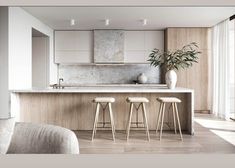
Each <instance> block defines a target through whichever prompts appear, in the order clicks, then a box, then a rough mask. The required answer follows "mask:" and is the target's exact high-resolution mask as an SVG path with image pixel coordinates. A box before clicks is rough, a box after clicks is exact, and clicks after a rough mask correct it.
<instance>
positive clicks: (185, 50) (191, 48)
mask: <svg viewBox="0 0 235 168" xmlns="http://www.w3.org/2000/svg"><path fill="white" fill-rule="evenodd" d="M199 54H201V52H200V51H198V45H197V43H195V42H192V43H190V44H187V45H185V46H183V47H182V48H181V49H178V50H175V51H165V52H161V51H160V50H159V49H156V48H155V49H153V50H152V52H151V53H150V55H149V59H148V61H150V65H151V66H154V67H157V66H160V67H163V68H165V70H166V71H167V72H166V74H165V80H166V84H167V87H168V88H169V89H174V88H175V85H176V82H177V75H176V72H175V70H179V69H185V68H188V67H191V66H192V65H193V63H198V55H199Z"/></svg>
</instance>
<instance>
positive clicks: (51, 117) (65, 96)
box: [11, 84, 194, 134]
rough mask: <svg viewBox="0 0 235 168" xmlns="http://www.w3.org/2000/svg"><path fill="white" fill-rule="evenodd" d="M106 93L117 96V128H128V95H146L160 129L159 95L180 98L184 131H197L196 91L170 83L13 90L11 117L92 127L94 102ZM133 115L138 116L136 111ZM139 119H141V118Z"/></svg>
mask: <svg viewBox="0 0 235 168" xmlns="http://www.w3.org/2000/svg"><path fill="white" fill-rule="evenodd" d="M102 96H104V97H114V98H115V102H114V103H112V108H113V113H114V120H115V126H116V129H117V130H125V128H126V123H127V118H128V111H129V103H127V102H126V98H127V97H130V96H132V97H135V96H137V97H141V96H143V97H146V98H147V99H149V103H147V104H146V108H147V118H148V120H149V121H148V123H149V129H150V130H154V129H156V120H157V115H158V113H159V105H160V104H159V102H157V101H156V98H157V97H161V96H167V97H169V96H172V97H177V98H179V99H181V100H182V103H180V104H179V105H178V109H179V115H180V122H181V127H182V130H183V131H184V132H186V133H189V134H193V133H194V125H193V116H194V115H193V114H194V91H193V90H192V89H187V88H178V87H177V88H175V89H168V88H167V87H166V85H158V84H157V85H156V84H141V85H140V84H138V85H136V84H112V85H110V84H102V85H80V86H76V87H74V86H73V87H72V86H70V87H68V86H67V87H65V89H52V88H46V89H45V88H44V89H40V88H32V89H23V90H12V91H11V116H15V117H16V119H17V121H21V122H35V123H47V124H54V125H59V126H62V127H66V128H69V129H71V130H92V127H93V122H94V115H95V103H92V100H93V99H94V98H95V97H102ZM168 108H170V106H169V104H167V105H166V109H168ZM106 114H108V113H106ZM139 114H140V113H139ZM133 115H134V116H135V113H134V114H133ZM139 116H141V115H139ZM107 118H109V117H108V116H107ZM133 118H135V117H133ZM139 119H140V120H141V117H139ZM165 119H166V121H167V122H169V126H170V128H173V124H172V116H171V115H170V116H168V117H165ZM164 129H169V128H168V127H166V128H164Z"/></svg>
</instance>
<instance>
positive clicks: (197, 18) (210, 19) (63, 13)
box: [23, 7, 235, 30]
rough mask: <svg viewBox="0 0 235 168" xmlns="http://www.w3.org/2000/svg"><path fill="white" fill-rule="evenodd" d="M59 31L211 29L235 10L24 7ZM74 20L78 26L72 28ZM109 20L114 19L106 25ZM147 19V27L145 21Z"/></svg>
mask: <svg viewBox="0 0 235 168" xmlns="http://www.w3.org/2000/svg"><path fill="white" fill-rule="evenodd" d="M23 9H24V10H26V11H27V12H28V13H30V14H32V15H33V16H35V17H36V18H38V19H39V20H41V21H42V22H44V23H45V24H47V25H48V26H50V27H51V28H53V29H55V30H74V29H78V30H92V29H126V30H146V29H147V30H160V29H164V28H166V27H211V26H214V25H215V24H217V23H219V22H221V21H222V20H224V19H227V18H229V17H230V16H232V15H234V14H235V7H23ZM70 19H75V22H76V24H75V25H74V26H70ZM105 19H109V20H110V24H109V26H105ZM143 19H147V25H145V26H143V24H142V20H143Z"/></svg>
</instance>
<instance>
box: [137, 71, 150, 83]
mask: <svg viewBox="0 0 235 168" xmlns="http://www.w3.org/2000/svg"><path fill="white" fill-rule="evenodd" d="M147 80H148V78H147V76H145V74H144V73H141V74H139V75H138V77H137V81H138V83H141V84H143V83H146V82H147Z"/></svg>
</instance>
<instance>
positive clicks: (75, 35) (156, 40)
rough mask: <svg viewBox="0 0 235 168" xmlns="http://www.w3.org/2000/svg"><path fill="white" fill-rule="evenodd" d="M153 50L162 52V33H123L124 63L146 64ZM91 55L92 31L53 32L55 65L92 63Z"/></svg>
mask: <svg viewBox="0 0 235 168" xmlns="http://www.w3.org/2000/svg"><path fill="white" fill-rule="evenodd" d="M154 48H158V49H160V50H164V31H132V30H130V31H127V30H126V31H124V63H126V64H128V63H129V64H135V63H136V64H144V63H148V62H147V60H148V56H149V53H150V52H151V50H152V49H154ZM93 53H94V32H93V31H55V63H72V64H74V63H78V64H87V63H88V64H89V63H94V56H93V55H94V54H93ZM110 62H112V61H110Z"/></svg>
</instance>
